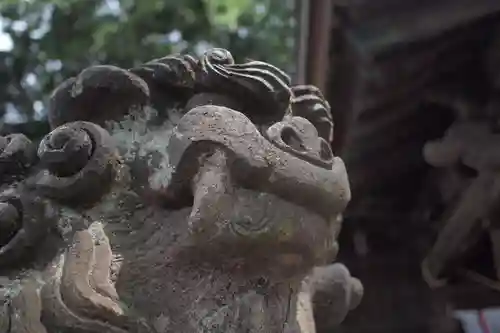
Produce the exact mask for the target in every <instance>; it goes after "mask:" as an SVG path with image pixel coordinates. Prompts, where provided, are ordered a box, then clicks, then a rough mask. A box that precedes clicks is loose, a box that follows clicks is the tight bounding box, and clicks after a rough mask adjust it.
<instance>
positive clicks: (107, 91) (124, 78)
mask: <svg viewBox="0 0 500 333" xmlns="http://www.w3.org/2000/svg"><path fill="white" fill-rule="evenodd" d="M149 95H150V94H149V88H148V86H147V84H146V82H144V81H143V80H142V79H141V78H139V77H138V76H136V75H134V74H132V73H130V72H129V71H127V70H124V69H121V68H118V67H115V66H93V67H89V68H87V69H85V70H83V71H82V72H81V73H80V74H79V75H78V76H76V77H73V78H69V79H67V80H66V81H64V82H63V83H62V84H61V85H59V87H57V88H56V89H55V91H54V93H53V94H52V96H51V98H50V102H49V123H50V126H51V128H52V129H54V128H56V127H58V126H60V125H62V124H65V123H68V122H73V121H79V120H80V121H91V122H95V123H98V124H102V123H103V122H104V121H105V120H108V119H113V118H116V117H119V116H121V115H123V114H126V113H127V112H128V111H129V110H130V109H132V108H134V107H135V108H138V107H141V106H144V105H146V104H147V103H149Z"/></svg>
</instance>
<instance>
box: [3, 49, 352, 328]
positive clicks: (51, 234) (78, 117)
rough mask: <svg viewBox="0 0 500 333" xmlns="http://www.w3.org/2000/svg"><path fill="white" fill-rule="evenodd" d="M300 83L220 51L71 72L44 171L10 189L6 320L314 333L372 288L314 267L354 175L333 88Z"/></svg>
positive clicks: (6, 323)
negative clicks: (337, 143) (326, 92)
mask: <svg viewBox="0 0 500 333" xmlns="http://www.w3.org/2000/svg"><path fill="white" fill-rule="evenodd" d="M155 73H156V74H155ZM139 76H140V77H141V78H139ZM75 89H77V90H78V94H76V93H75ZM292 91H293V88H292V87H290V85H289V79H288V77H287V76H286V75H285V74H284V73H282V72H281V71H280V70H279V69H276V68H275V67H273V66H271V65H269V64H265V63H261V62H255V61H252V62H248V63H245V64H234V61H233V60H232V57H231V54H230V53H229V52H227V51H225V50H211V51H210V52H208V53H207V54H206V55H205V56H204V57H202V58H201V59H200V60H197V59H194V58H191V57H188V56H171V57H165V58H162V59H157V60H154V61H152V62H150V63H147V64H145V65H143V66H139V67H138V68H135V69H131V70H129V71H124V70H121V69H117V68H112V67H109V66H100V67H97V68H91V69H87V70H85V71H84V72H82V74H80V75H79V76H78V77H77V78H76V79H73V81H71V82H70V83H68V82H66V83H64V84H63V85H62V86H61V87H60V88H58V89H57V90H56V92H55V95H54V97H53V102H54V103H55V104H53V106H52V108H51V123H52V125H53V127H54V128H53V131H52V132H51V133H50V134H48V135H47V136H46V137H45V138H44V140H42V142H41V143H40V146H39V148H38V155H39V158H40V164H39V166H38V168H35V169H33V170H32V172H31V173H30V174H29V176H28V177H27V179H25V180H22V181H21V182H20V183H13V184H7V185H8V191H7V192H6V193H7V194H9V195H8V196H6V197H5V200H0V230H5V231H6V232H8V233H9V236H8V237H4V238H5V239H2V244H0V245H2V248H1V250H0V272H1V273H0V274H2V276H5V283H3V284H2V289H0V290H1V291H2V293H0V297H3V298H0V299H2V300H5V302H4V303H5V304H4V305H2V304H3V303H0V305H2V307H0V327H2V328H3V327H8V329H9V330H8V331H7V332H9V333H14V332H42V333H45V331H46V332H47V333H52V332H54V333H55V332H82V333H98V332H99V333H101V332H116V333H122V332H155V333H167V332H183V333H198V332H210V333H213V332H228V333H229V332H235V333H236V332H254V333H264V332H265V333H273V332H276V333H277V332H288V333H292V332H293V333H295V332H301V333H314V332H315V324H314V317H315V315H314V314H313V312H314V311H316V309H319V314H318V315H319V316H320V317H321V316H327V314H328V313H331V314H332V315H331V318H333V319H332V321H333V322H335V323H338V322H340V321H341V320H342V319H343V318H344V317H345V315H346V314H347V311H348V310H349V309H352V308H354V307H355V306H357V304H358V303H359V299H360V297H361V295H362V287H361V285H360V283H359V281H357V280H356V279H354V278H351V277H350V275H349V272H348V271H347V269H346V268H345V267H344V266H341V265H340V266H339V265H333V266H325V267H324V268H315V267H318V266H321V265H327V264H329V263H331V261H332V260H334V257H335V255H336V253H337V251H338V244H337V242H336V237H337V236H338V233H339V231H340V223H341V219H340V218H339V216H340V214H341V213H342V211H343V210H344V208H345V207H346V205H347V203H348V201H349V199H350V189H349V182H348V178H347V174H346V170H345V166H344V164H343V162H342V160H341V159H339V158H338V157H334V155H333V153H332V151H331V149H330V147H329V145H328V142H327V140H329V139H330V136H331V133H332V130H333V124H332V123H331V115H330V109H329V106H328V103H326V101H324V100H323V98H322V96H321V94H320V93H319V92H318V91H317V90H315V88H314V87H303V88H298V89H296V90H295V91H296V92H297V94H296V95H295V97H294V98H295V100H294V101H292V100H293V98H292ZM175 92H181V95H179V99H178V100H177V101H176V102H178V103H179V104H180V106H181V110H183V111H181V117H180V118H178V119H176V117H175V116H176V114H178V113H176V112H175V111H174V110H172V109H171V108H170V109H165V107H166V106H167V105H169V103H170V101H168V99H170V98H172V96H174V97H175ZM162 93H165V95H164V96H169V97H168V98H164V97H161V96H159V95H161V94H162ZM72 94H73V95H74V96H73V95H72ZM75 94H76V95H75ZM126 95H128V96H126ZM125 96H126V98H125ZM301 96H302V97H301ZM101 102H102V104H101ZM321 124H323V125H324V126H322V125H321ZM0 144H1V141H0ZM2 198H3V197H2ZM2 237H3V234H2ZM48 245H52V248H53V249H54V250H53V251H49V250H47V248H50V247H48ZM36 249H40V250H39V251H38V252H40V253H37V251H35V250H36ZM41 253H44V254H45V255H44V256H41ZM28 254H30V255H31V256H30V258H31V259H30V260H28V261H23V262H22V263H23V265H20V267H17V266H19V265H15V264H19V263H20V262H17V261H18V258H21V257H23V258H24V257H25V256H27V255H28ZM4 272H5V273H4ZM317 300H321V301H318V302H317ZM21 319H22V320H21ZM16 320H17V321H16ZM20 320H21V321H20ZM12 323H15V324H16V325H17V326H15V325H13V324H12ZM13 328H16V330H13Z"/></svg>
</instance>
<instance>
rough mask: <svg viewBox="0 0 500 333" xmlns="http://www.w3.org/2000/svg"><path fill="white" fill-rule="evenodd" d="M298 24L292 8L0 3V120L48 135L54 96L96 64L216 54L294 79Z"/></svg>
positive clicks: (237, 1)
mask: <svg viewBox="0 0 500 333" xmlns="http://www.w3.org/2000/svg"><path fill="white" fill-rule="evenodd" d="M296 16H297V15H296V9H295V4H294V1H291V0H283V1H265V0H263V1H253V0H183V1H177V0H141V1H138V0H84V1H82V0H0V27H1V32H0V119H1V121H2V122H3V123H7V124H19V123H26V125H25V126H22V127H20V128H22V129H24V131H28V132H29V133H31V132H33V133H38V132H40V133H41V132H44V131H46V130H47V127H46V124H45V123H44V120H45V117H46V111H45V107H46V102H47V98H48V97H49V95H50V93H51V91H52V90H53V89H54V87H56V86H57V85H58V84H59V83H61V82H62V80H63V79H66V78H68V77H70V76H73V75H75V74H77V73H78V72H79V71H81V70H82V69H83V68H85V67H87V66H90V65H94V64H113V65H117V66H120V67H124V68H130V67H133V66H134V65H137V64H139V63H143V62H145V61H147V60H151V59H154V58H158V57H162V56H165V55H168V54H172V53H185V52H187V53H193V54H201V53H203V52H204V51H205V50H206V49H208V48H211V47H214V46H217V47H222V48H226V49H229V50H231V52H232V54H233V56H234V57H235V58H236V60H237V61H238V60H239V61H241V60H244V59H245V58H251V59H259V60H263V61H267V62H270V63H273V64H275V65H277V66H278V67H280V68H282V69H284V70H286V71H287V72H289V73H290V74H292V75H293V74H294V71H295V63H296V52H295V49H296V32H297V28H298V24H297V19H296ZM18 127H19V126H18ZM33 135H34V134H33Z"/></svg>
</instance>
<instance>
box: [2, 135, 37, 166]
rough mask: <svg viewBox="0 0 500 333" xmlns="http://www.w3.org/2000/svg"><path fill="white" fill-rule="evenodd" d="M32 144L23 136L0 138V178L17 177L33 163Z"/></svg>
mask: <svg viewBox="0 0 500 333" xmlns="http://www.w3.org/2000/svg"><path fill="white" fill-rule="evenodd" d="M35 157H36V156H35V154H34V150H33V144H32V142H31V140H29V139H28V138H27V137H26V136H25V135H24V134H10V135H7V136H3V137H0V176H2V175H14V176H19V175H21V174H22V173H23V171H26V170H28V168H29V167H30V166H31V165H32V164H33V162H34V161H35Z"/></svg>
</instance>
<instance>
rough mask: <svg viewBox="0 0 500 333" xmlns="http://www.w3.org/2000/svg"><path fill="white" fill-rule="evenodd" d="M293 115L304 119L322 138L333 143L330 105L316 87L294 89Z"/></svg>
mask: <svg viewBox="0 0 500 333" xmlns="http://www.w3.org/2000/svg"><path fill="white" fill-rule="evenodd" d="M292 93H293V98H292V114H293V115H294V116H298V117H303V118H305V119H307V120H309V121H310V122H311V124H313V125H314V126H315V127H316V129H317V131H318V134H319V136H320V137H322V138H323V139H325V140H326V142H328V143H331V142H332V140H333V120H332V113H331V109H330V104H328V102H327V101H326V100H325V98H324V97H323V94H322V93H321V91H320V90H319V89H318V88H316V87H315V86H311V85H299V86H293V87H292Z"/></svg>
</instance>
